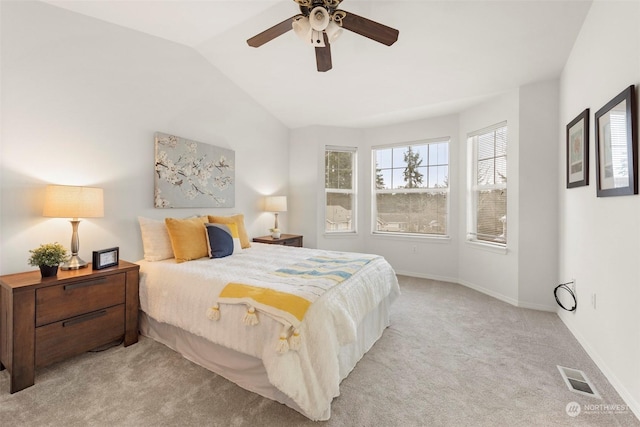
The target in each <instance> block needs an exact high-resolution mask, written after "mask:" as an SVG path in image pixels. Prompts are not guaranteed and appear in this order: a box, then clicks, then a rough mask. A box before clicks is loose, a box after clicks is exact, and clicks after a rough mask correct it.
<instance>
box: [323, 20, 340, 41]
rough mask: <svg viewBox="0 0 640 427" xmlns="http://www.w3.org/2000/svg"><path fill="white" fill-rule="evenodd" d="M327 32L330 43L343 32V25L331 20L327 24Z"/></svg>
mask: <svg viewBox="0 0 640 427" xmlns="http://www.w3.org/2000/svg"><path fill="white" fill-rule="evenodd" d="M325 32H326V33H327V37H328V38H329V43H333V42H334V41H336V40H337V39H338V37H340V35H341V34H342V27H341V26H340V25H338V24H336V23H335V22H333V21H331V22H329V25H327V29H326V30H325Z"/></svg>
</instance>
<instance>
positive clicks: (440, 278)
mask: <svg viewBox="0 0 640 427" xmlns="http://www.w3.org/2000/svg"><path fill="white" fill-rule="evenodd" d="M395 271H396V274H397V275H399V276H409V277H417V278H419V279H429V280H437V281H439V282H450V283H455V284H459V283H458V280H457V279H454V278H453V277H446V276H434V275H432V274H424V273H415V272H413V271H402V270H395Z"/></svg>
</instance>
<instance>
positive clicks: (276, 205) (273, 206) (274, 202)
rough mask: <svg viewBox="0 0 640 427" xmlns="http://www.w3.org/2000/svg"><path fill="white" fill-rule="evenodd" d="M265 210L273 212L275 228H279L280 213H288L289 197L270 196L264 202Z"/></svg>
mask: <svg viewBox="0 0 640 427" xmlns="http://www.w3.org/2000/svg"><path fill="white" fill-rule="evenodd" d="M264 210H265V211H266V212H273V214H274V215H275V216H276V222H275V225H274V226H273V228H276V229H277V228H278V213H280V212H286V211H287V196H269V197H267V198H266V199H265V201H264Z"/></svg>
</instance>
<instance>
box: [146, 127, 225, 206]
mask: <svg viewBox="0 0 640 427" xmlns="http://www.w3.org/2000/svg"><path fill="white" fill-rule="evenodd" d="M155 150H156V153H155V157H156V158H155V191H154V206H155V207H156V208H212V207H215V208H230V207H234V205H235V152H234V151H233V150H229V149H227V148H221V147H216V146H213V145H210V144H204V143H202V142H197V141H191V140H189V139H185V138H181V137H179V136H174V135H168V134H165V133H161V132H156V134H155Z"/></svg>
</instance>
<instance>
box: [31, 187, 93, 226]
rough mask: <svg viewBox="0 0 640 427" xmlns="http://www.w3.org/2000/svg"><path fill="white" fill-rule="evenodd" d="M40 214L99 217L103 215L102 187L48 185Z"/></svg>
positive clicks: (61, 216)
mask: <svg viewBox="0 0 640 427" xmlns="http://www.w3.org/2000/svg"><path fill="white" fill-rule="evenodd" d="M42 216H46V217H52V218H100V217H103V216H104V196H103V191H102V188H95V187H74V186H70V185H48V186H47V188H46V190H45V196H44V209H43V212H42Z"/></svg>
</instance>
